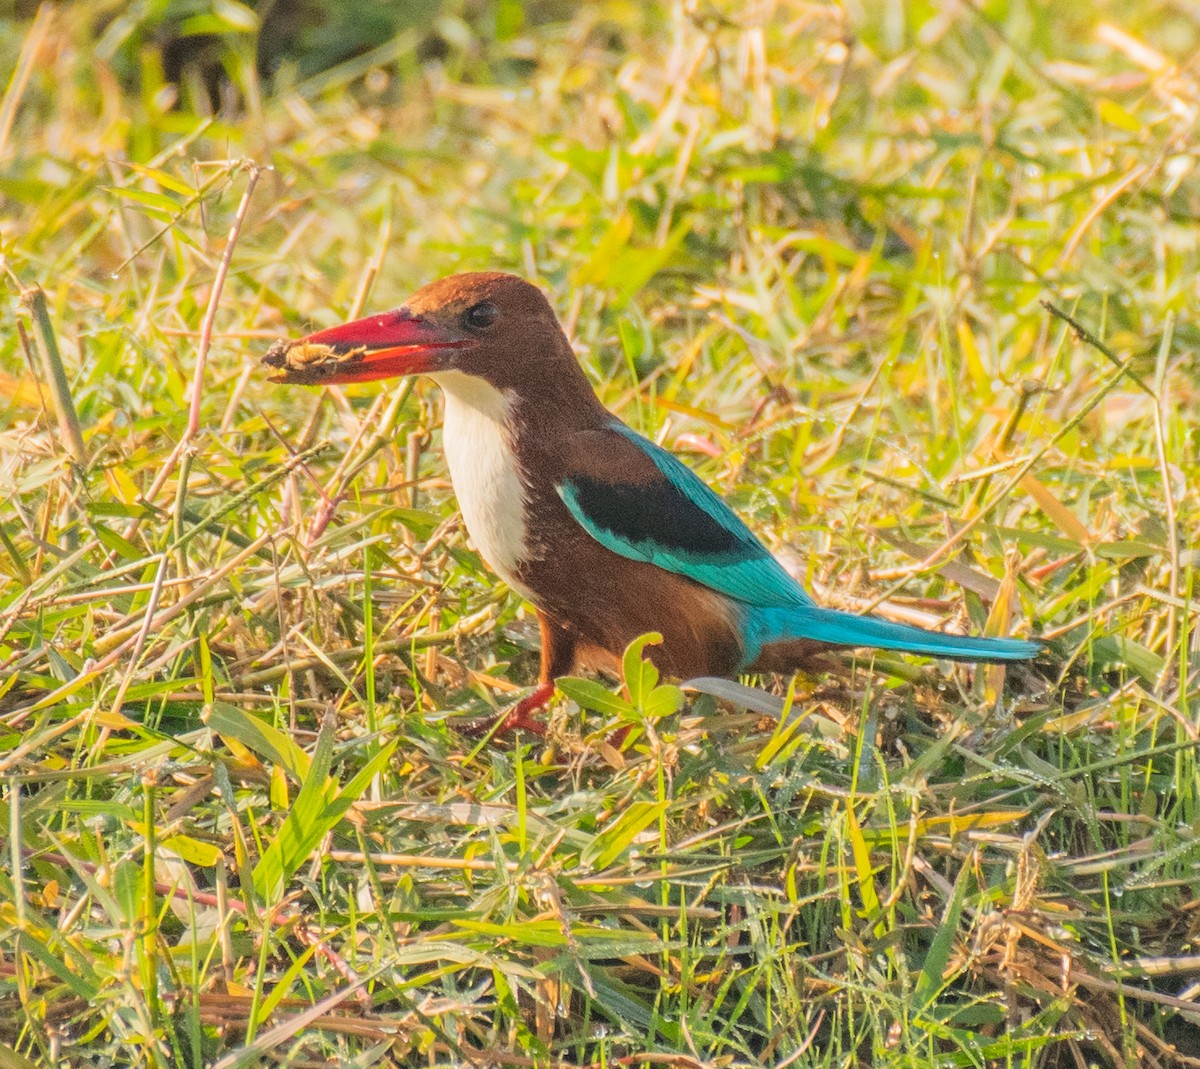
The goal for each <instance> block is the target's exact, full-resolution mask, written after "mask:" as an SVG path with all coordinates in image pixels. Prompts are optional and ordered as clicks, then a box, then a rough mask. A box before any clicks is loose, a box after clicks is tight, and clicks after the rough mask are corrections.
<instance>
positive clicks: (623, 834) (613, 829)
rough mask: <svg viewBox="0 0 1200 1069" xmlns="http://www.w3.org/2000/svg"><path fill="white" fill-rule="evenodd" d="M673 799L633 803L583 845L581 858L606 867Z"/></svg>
mask: <svg viewBox="0 0 1200 1069" xmlns="http://www.w3.org/2000/svg"><path fill="white" fill-rule="evenodd" d="M669 805H670V802H669V801H667V800H666V799H663V800H662V801H657V802H648V801H646V802H634V803H633V804H632V805H630V806H629V808H628V809H626V810H625V812H623V813H622V814H621V815H620V816H619V817H618V818H617V819H616V820H615V821H613V822H612V823H611V824H610V825H609V826H608V827H607V828H605V829H604V831H602V832H601V833H600V834H599V835H597V836H596V837H595V838H594V839H593V840H592V841H591V842H590V843H588V845H587V846H586V847H585V848H584V850H583V852H582V854H581V855H580V860H581V861H582V862H583V863H584V864H585V865H590V866H591V867H592V868H594V869H606V868H608V866H609V865H611V864H612V863H613V862H614V861H616V860H617V858H618V857H620V856H621V855H622V854H623V853H624V852H625V850H626V849H627V848H628V847H629V845H630V843H632V842H633V840H634V839H635V838H637V836H638V835H639V834H640V833H641V832H643V831H644V830H645V829H646V828H648V827H649V826H650V825H651V824H653V823H654V822H655V821H656V820H658V818H659V817H660V816H661V815H662V814H663V813H665V812H666V811H667V807H668V806H669Z"/></svg>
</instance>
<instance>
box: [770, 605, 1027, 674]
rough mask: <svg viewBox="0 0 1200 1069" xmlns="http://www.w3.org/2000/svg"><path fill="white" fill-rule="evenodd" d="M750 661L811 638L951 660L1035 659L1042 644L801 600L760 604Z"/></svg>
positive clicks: (822, 642)
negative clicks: (928, 626)
mask: <svg viewBox="0 0 1200 1069" xmlns="http://www.w3.org/2000/svg"><path fill="white" fill-rule="evenodd" d="M748 624H749V626H748V627H747V633H748V636H749V637H750V640H751V641H750V642H749V643H748V649H747V653H753V654H754V656H753V657H752V658H748V663H753V662H754V661H755V660H757V659H758V657H759V655H760V654H761V653H762V651H763V649H764V648H765V647H768V646H771V645H774V644H775V643H785V642H795V641H807V642H814V643H820V644H823V645H829V646H846V647H858V646H871V647H874V648H875V649H880V650H895V651H898V652H901V653H918V654H922V655H924V656H926V657H942V658H945V659H946V660H950V661H977V662H981V663H991V664H998V663H1004V662H1006V661H1028V660H1032V659H1033V658H1034V657H1036V656H1037V655H1038V653H1040V652H1041V650H1042V644H1041V643H1040V642H1028V641H1026V640H1025V639H1018V638H972V637H971V636H969V635H947V634H945V633H944V632H941V631H926V630H925V629H924V628H922V627H912V626H911V625H909V624H897V623H893V622H892V621H891V620H882V619H880V618H879V617H878V616H856V615H855V614H854V613H849V612H839V611H838V610H837V609H822V608H818V607H817V606H810V605H798V606H795V607H788V608H783V607H779V608H756V609H754V610H753V612H752V615H751V619H750V620H749V621H748Z"/></svg>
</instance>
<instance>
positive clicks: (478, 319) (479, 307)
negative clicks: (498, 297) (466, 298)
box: [463, 301, 500, 330]
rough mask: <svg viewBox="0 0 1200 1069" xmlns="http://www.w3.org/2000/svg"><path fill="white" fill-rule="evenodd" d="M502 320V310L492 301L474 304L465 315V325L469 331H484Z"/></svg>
mask: <svg viewBox="0 0 1200 1069" xmlns="http://www.w3.org/2000/svg"><path fill="white" fill-rule="evenodd" d="M499 318H500V309H499V308H497V307H496V306H495V305H494V304H492V302H491V301H480V302H479V304H473V305H471V307H470V308H468V309H467V310H466V311H465V312H464V313H463V324H464V325H465V326H466V328H467V329H468V330H484V329H486V328H487V327H490V326H491V325H492V324H493V323H495V322H496V320H497V319H499Z"/></svg>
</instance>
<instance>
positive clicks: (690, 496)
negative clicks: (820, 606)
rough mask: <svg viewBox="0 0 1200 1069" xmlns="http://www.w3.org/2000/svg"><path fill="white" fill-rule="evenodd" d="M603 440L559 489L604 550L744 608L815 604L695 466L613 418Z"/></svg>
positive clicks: (584, 527) (559, 483) (560, 484)
mask: <svg viewBox="0 0 1200 1069" xmlns="http://www.w3.org/2000/svg"><path fill="white" fill-rule="evenodd" d="M603 437H604V439H605V440H604V441H603V442H595V441H593V442H591V443H589V450H588V455H587V460H586V462H585V463H581V464H579V465H578V466H577V469H576V470H572V471H569V472H568V473H567V474H566V475H564V476H563V478H562V479H561V481H560V482H558V484H557V485H556V490H557V491H558V495H559V497H561V498H562V501H563V503H564V504H565V505H566V506H567V509H568V511H569V512H570V513H571V515H572V516H573V517H574V518H575V520H576V521H577V522H578V523H579V524H580V526H582V527H583V529H584V530H585V531H587V533H588V534H589V535H591V536H592V537H593V538H594V539H595V540H596V541H597V542H599V543H600V544H601V545H602V546H604V547H606V548H607V549H610V550H612V551H613V552H614V553H617V554H619V555H620V556H622V557H626V558H628V559H629V560H638V561H646V562H648V563H650V564H655V565H657V566H658V567H660V568H663V569H665V570H666V571H669V572H675V573H677V574H678V575H684V576H687V577H688V578H689V579H693V580H695V581H696V582H697V583H701V584H702V585H704V586H706V587H709V588H711V589H713V590H716V591H718V592H719V593H721V594H724V595H725V596H726V597H729V598H733V599H735V600H737V601H739V602H742V603H744V604H746V605H754V606H761V607H768V606H770V607H780V608H782V607H787V606H800V605H813V604H814V602H813V600H812V598H810V597H809V595H808V594H807V593H806V592H805V590H804V588H803V587H801V586H800V584H799V583H797V582H796V580H794V579H793V578H792V577H791V576H790V575H789V574H788V573H787V572H786V571H785V570H784V568H783V566H782V565H781V564H780V563H779V562H778V561H777V560H776V559H775V558H774V557H773V556H772V555H771V553H770V552H769V551H768V550H767V548H766V547H765V546H764V545H763V544H762V543H761V542H760V541H759V540H758V539H757V538H755V536H754V534H753V532H751V530H750V529H749V528H748V527H747V526H746V525H745V524H744V523H743V522H742V521H741V520H740V519H738V517H737V516H736V515H735V514H734V513H733V512H732V511H731V510H730V508H729V506H728V505H726V504H725V502H724V501H722V500H721V498H720V497H718V496H717V495H716V494H715V493H714V492H713V491H712V490H711V489H710V488H709V487H708V486H707V485H706V484H705V483H704V482H703V481H701V479H700V478H699V477H698V476H697V475H696V474H695V473H694V472H693V471H692V470H691V469H690V468H689V467H687V466H686V465H685V464H683V463H682V462H681V461H679V460H677V459H676V458H675V457H674V456H672V455H671V454H670V453H668V452H667V451H666V450H665V449H660V448H659V447H658V446H656V445H655V444H654V443H653V442H651V441H649V440H647V439H646V438H643V437H642V436H641V435H640V434H638V433H637V432H636V431H633V430H630V428H628V427H626V426H625V425H624V424H623V423H620V422H617V421H614V422H613V423H612V424H611V425H610V427H609V429H608V431H607V432H605V433H604V436H603ZM631 451H633V452H631ZM635 453H636V455H634V454H635Z"/></svg>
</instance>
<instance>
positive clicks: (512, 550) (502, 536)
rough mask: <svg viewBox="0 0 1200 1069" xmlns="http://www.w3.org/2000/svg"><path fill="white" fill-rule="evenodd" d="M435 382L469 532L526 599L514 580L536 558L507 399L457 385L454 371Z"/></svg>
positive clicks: (476, 386) (474, 384) (480, 386)
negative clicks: (442, 393) (440, 390)
mask: <svg viewBox="0 0 1200 1069" xmlns="http://www.w3.org/2000/svg"><path fill="white" fill-rule="evenodd" d="M451 376H453V377H451ZM438 378H439V384H440V385H442V387H443V389H444V390H445V393H446V415H445V421H444V425H443V426H444V429H443V435H442V440H443V447H444V449H445V452H446V463H447V465H448V466H449V468H450V478H451V481H452V482H453V483H454V493H455V496H456V497H457V498H458V505H459V508H460V509H461V511H462V516H463V521H464V522H465V523H466V525H467V531H468V532H469V533H470V535H471V540H472V541H473V542H474V543H475V546H476V548H477V549H478V550H479V552H480V554H481V555H482V556H483V559H484V560H485V561H487V563H488V565H489V566H490V567H491V568H492V569H493V570H494V571H495V572H496V574H497V575H499V576H500V578H501V579H503V580H504V581H505V582H506V583H507V584H508V585H509V586H510V587H512V588H513V589H514V590H516V591H518V592H519V593H521V594H523V595H524V596H525V597H529V596H530V592H529V591H528V590H527V589H526V588H525V585H524V584H523V583H522V582H521V581H520V579H519V578H518V569H519V568H520V566H521V565H522V563H524V562H526V561H528V560H529V559H530V557H531V556H533V555H534V549H533V547H532V546H531V544H530V540H529V526H530V525H529V519H528V515H527V513H528V492H527V488H526V486H525V484H524V481H523V479H522V477H521V468H520V465H519V463H518V460H517V455H516V452H515V449H514V443H513V440H512V436H511V433H510V431H509V426H508V402H507V399H506V398H505V397H504V395H503V394H501V393H500V392H499V391H498V390H495V389H494V388H492V387H491V386H489V385H488V384H486V383H480V382H479V381H478V380H473V381H468V382H459V381H457V379H458V378H459V376H457V375H455V373H453V372H451V373H448V374H446V375H444V376H438ZM443 378H445V379H447V380H448V381H442V379H443ZM464 378H465V377H464ZM468 390H469V391H471V392H470V393H467V391H468ZM464 394H466V396H464Z"/></svg>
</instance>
